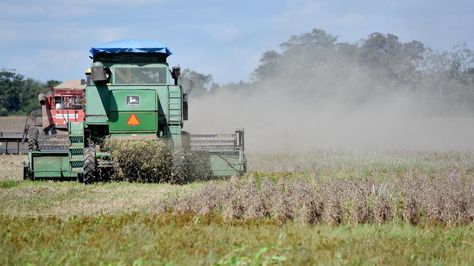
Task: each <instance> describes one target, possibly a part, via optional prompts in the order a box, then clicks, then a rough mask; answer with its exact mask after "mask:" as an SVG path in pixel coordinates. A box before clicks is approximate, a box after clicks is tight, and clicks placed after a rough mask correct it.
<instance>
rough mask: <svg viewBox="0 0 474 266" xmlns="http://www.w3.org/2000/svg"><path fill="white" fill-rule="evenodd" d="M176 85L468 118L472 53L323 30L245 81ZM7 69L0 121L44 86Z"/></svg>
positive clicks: (191, 76)
mask: <svg viewBox="0 0 474 266" xmlns="http://www.w3.org/2000/svg"><path fill="white" fill-rule="evenodd" d="M181 82H182V84H183V85H184V87H185V88H186V89H189V88H191V89H192V92H191V94H190V95H191V96H190V97H205V96H210V95H213V94H214V93H216V92H219V91H223V90H227V91H235V92H237V93H238V92H244V93H252V91H257V90H262V89H267V90H269V91H271V92H278V91H289V90H291V91H297V92H298V93H297V94H295V97H301V98H302V100H305V101H312V102H314V103H317V102H320V101H323V100H325V99H328V98H331V97H333V98H334V97H339V98H340V99H344V101H347V104H360V103H364V102H365V101H368V100H369V99H373V98H381V97H382V98H383V97H386V96H388V95H391V94H394V93H405V94H406V95H409V97H412V98H413V97H415V98H417V99H416V100H419V101H420V103H421V104H422V103H429V104H430V105H431V106H438V108H439V109H440V110H444V111H449V109H457V110H464V111H470V112H474V52H473V51H472V50H470V49H469V48H468V47H467V46H466V45H459V46H455V47H453V48H452V49H451V50H448V51H435V50H433V49H431V48H429V47H427V46H426V45H424V44H423V43H422V42H420V41H415V40H414V41H409V42H402V41H400V39H399V38H398V37H397V36H396V35H394V34H390V33H387V34H384V33H379V32H375V33H372V34H370V35H369V36H367V38H365V39H362V40H360V41H358V42H355V43H350V42H341V41H339V37H338V36H335V35H332V34H330V33H328V32H326V31H324V30H321V29H314V30H312V31H310V32H308V33H304V34H300V35H294V36H291V37H290V38H289V39H288V40H287V41H286V42H284V43H282V44H281V45H280V46H279V49H278V50H269V51H266V52H264V53H263V54H262V56H261V59H260V62H259V64H258V66H257V67H256V68H255V69H254V71H253V73H252V76H251V78H250V80H249V81H245V82H244V81H241V82H239V83H232V84H225V85H219V84H217V83H215V82H214V81H213V77H212V75H209V74H202V73H199V72H197V71H194V70H190V69H184V70H183V73H182V76H181ZM55 84H57V81H54V80H51V81H48V82H46V83H43V82H40V81H36V80H33V79H30V78H26V77H24V76H23V75H21V74H19V73H16V72H15V71H13V70H8V69H2V70H1V72H0V115H6V114H15V113H18V114H25V113H28V112H29V111H31V110H33V109H35V108H36V107H37V104H36V95H37V94H38V93H40V92H43V91H45V90H46V89H47V87H48V86H50V85H55Z"/></svg>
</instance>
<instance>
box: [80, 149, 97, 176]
mask: <svg viewBox="0 0 474 266" xmlns="http://www.w3.org/2000/svg"><path fill="white" fill-rule="evenodd" d="M82 178H83V181H84V183H86V184H90V183H92V182H94V181H97V159H96V158H95V149H94V148H92V147H87V148H84V174H83V176H82Z"/></svg>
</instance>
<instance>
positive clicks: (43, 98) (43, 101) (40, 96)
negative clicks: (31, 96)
mask: <svg viewBox="0 0 474 266" xmlns="http://www.w3.org/2000/svg"><path fill="white" fill-rule="evenodd" d="M38 102H39V103H40V104H41V105H45V104H46V96H45V95H44V94H42V93H40V94H38Z"/></svg>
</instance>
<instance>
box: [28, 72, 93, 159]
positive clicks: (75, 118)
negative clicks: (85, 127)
mask: <svg viewBox="0 0 474 266" xmlns="http://www.w3.org/2000/svg"><path fill="white" fill-rule="evenodd" d="M85 87H86V84H85V82H84V81H83V80H80V81H79V80H77V81H76V80H72V81H66V82H63V83H61V84H59V85H57V86H55V87H52V88H51V91H50V92H49V93H48V94H46V95H45V94H39V95H38V101H39V103H40V104H41V122H40V123H36V121H37V117H38V115H36V114H35V113H33V114H32V115H31V120H32V121H33V123H32V124H33V125H34V126H30V127H29V129H28V147H29V148H30V150H55V149H56V148H58V149H63V148H65V145H66V144H67V143H66V142H67V134H58V132H57V131H58V130H59V131H65V132H67V130H68V128H67V122H69V121H71V122H82V121H84V104H85V97H84V90H85ZM39 128H41V130H39ZM53 135H55V136H54V137H53Z"/></svg>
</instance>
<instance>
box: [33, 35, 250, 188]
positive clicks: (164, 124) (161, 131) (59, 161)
mask: <svg viewBox="0 0 474 266" xmlns="http://www.w3.org/2000/svg"><path fill="white" fill-rule="evenodd" d="M90 53H91V55H92V56H91V58H92V61H93V62H92V65H91V67H90V68H89V69H88V70H87V71H86V85H87V86H86V89H85V121H83V122H71V121H70V122H68V139H69V145H68V147H64V145H62V146H58V147H48V149H47V150H41V149H40V150H31V151H30V152H29V154H28V161H27V162H26V163H25V167H24V178H25V179H33V180H34V179H53V180H78V181H80V182H82V181H84V182H87V183H90V182H95V181H98V180H99V179H100V175H101V174H100V173H102V174H103V173H109V172H112V171H113V170H114V168H116V167H117V165H114V158H113V156H112V153H111V151H110V149H107V148H106V147H105V145H103V144H104V143H105V142H106V141H107V140H109V139H114V140H118V141H120V140H124V141H133V140H141V141H143V140H146V141H166V143H168V144H167V145H168V146H169V147H171V150H172V154H173V158H172V162H171V163H172V164H173V166H172V167H173V172H174V174H176V172H179V173H180V174H190V173H187V172H185V171H180V170H179V169H187V168H186V167H187V166H186V165H184V164H186V160H182V158H183V154H186V153H197V154H200V155H201V156H200V157H201V158H203V156H204V158H206V162H202V163H203V164H208V165H209V168H210V171H211V172H212V175H213V176H234V175H241V174H242V173H244V172H245V171H246V160H245V156H244V132H243V130H236V131H235V133H233V134H202V135H190V134H187V133H186V132H184V131H182V128H183V121H185V120H187V119H188V101H187V96H188V95H187V94H188V93H186V92H184V91H183V87H182V86H181V85H180V84H179V80H180V78H179V77H180V68H179V67H173V68H172V69H171V70H170V69H169V65H168V63H167V58H168V56H169V55H171V51H170V50H169V49H168V48H167V47H166V46H164V45H162V44H161V43H158V42H154V41H133V40H122V41H115V42H110V43H106V44H103V45H98V46H95V47H93V48H91V49H90ZM180 158H181V159H180Z"/></svg>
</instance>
